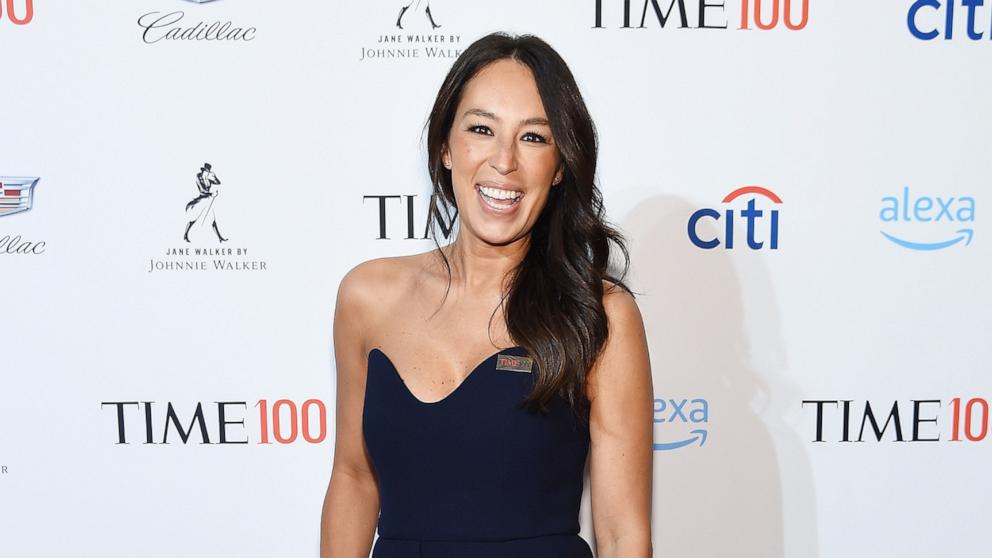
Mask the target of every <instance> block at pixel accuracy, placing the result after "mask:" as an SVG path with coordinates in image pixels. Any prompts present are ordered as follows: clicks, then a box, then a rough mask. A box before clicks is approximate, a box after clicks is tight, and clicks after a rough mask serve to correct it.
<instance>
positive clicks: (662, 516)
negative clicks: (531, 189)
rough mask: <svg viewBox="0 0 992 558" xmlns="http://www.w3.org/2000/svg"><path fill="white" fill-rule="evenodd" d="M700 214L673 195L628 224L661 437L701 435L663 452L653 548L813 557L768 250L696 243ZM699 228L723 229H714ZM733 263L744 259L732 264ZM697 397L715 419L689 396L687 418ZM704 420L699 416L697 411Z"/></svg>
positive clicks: (812, 525)
mask: <svg viewBox="0 0 992 558" xmlns="http://www.w3.org/2000/svg"><path fill="white" fill-rule="evenodd" d="M696 209H698V208H696V207H693V206H691V205H690V204H689V203H687V202H686V201H685V200H681V199H678V198H674V197H668V196H658V197H653V198H647V199H645V200H644V201H643V202H642V203H640V204H639V205H638V206H637V207H636V208H635V209H634V210H633V211H632V212H631V213H630V214H629V215H628V216H627V218H626V219H625V220H624V222H623V223H620V228H621V229H622V231H623V232H624V233H625V234H626V235H627V237H628V239H629V241H630V248H631V263H632V265H631V273H630V276H629V278H630V281H629V283H628V284H629V285H630V287H631V289H633V290H634V291H635V293H641V294H639V295H637V300H638V304H639V306H640V309H641V313H642V315H643V316H644V321H645V328H646V330H647V335H648V343H649V348H650V354H651V365H652V370H653V373H654V392H655V400H656V401H655V409H656V411H658V412H656V413H655V420H656V423H655V425H654V437H655V442H656V443H672V442H678V441H682V440H687V439H690V438H693V437H695V438H697V439H696V440H695V441H694V443H692V444H690V445H686V446H683V447H679V448H677V449H669V450H661V451H655V454H654V464H655V474H654V479H653V482H654V500H653V510H652V519H653V533H654V542H653V545H654V550H655V552H654V554H655V556H693V557H720V558H723V557H727V556H733V557H735V558H749V557H754V558H784V557H785V556H786V555H787V553H786V551H787V550H788V556H790V557H791V556H802V557H804V558H815V557H816V556H817V555H818V546H819V545H818V541H817V525H816V508H815V500H814V487H813V481H812V474H811V470H810V465H809V461H808V457H807V456H806V452H805V448H804V446H803V445H802V443H801V441H800V440H799V439H798V437H797V435H796V433H795V431H794V430H793V429H792V428H790V427H788V425H786V424H785V421H784V416H785V414H786V412H788V411H790V410H792V409H791V408H790V407H789V406H790V405H791V403H792V402H795V401H798V400H799V399H800V398H798V397H796V396H795V393H794V392H795V389H794V388H793V387H791V384H790V383H789V382H788V381H787V379H786V378H785V376H783V371H784V370H785V369H786V366H785V356H784V348H783V342H782V337H781V317H780V315H779V312H778V307H777V304H776V301H775V298H774V294H775V293H774V291H773V287H772V284H771V281H770V280H769V277H768V271H767V269H766V267H765V265H764V258H765V257H768V256H767V255H765V254H762V253H756V252H750V253H747V252H741V251H737V250H736V249H735V250H734V251H731V250H725V249H723V248H722V247H720V248H716V249H713V250H702V249H698V248H696V247H695V246H693V245H692V244H691V243H690V242H689V240H688V238H687V235H686V224H687V220H688V217H689V215H690V214H691V213H692V212H694V211H695V210H696ZM701 227H702V224H701ZM721 227H722V225H721ZM699 232H700V235H701V236H702V237H703V238H717V237H719V236H720V231H718V230H716V229H715V228H714V230H702V229H701V230H700V231H699ZM735 252H737V254H736V258H735V257H734V253H735ZM735 260H736V261H740V262H746V264H742V265H743V267H742V268H741V269H736V268H735V263H736V261H735ZM742 277H743V278H745V280H742ZM745 295H746V296H747V297H748V299H747V300H744V299H743V298H742V297H743V296H745ZM745 308H747V309H748V313H747V314H745ZM755 309H757V311H756V310H755ZM749 333H750V335H751V336H752V339H751V340H750V342H749V338H748V334H749ZM659 399H660V400H663V401H664V402H665V409H664V410H663V411H659V407H660V404H659V403H658V400H659ZM694 399H705V400H706V402H707V408H708V421H707V422H695V423H694V422H691V421H688V422H687V421H684V420H682V419H681V415H680V414H677V413H675V412H674V410H675V408H676V407H677V406H678V405H679V404H680V403H681V401H682V400H687V402H686V403H685V404H684V407H683V408H682V411H683V413H682V414H684V415H685V416H686V418H688V417H689V415H690V411H692V410H694V409H701V408H702V404H701V403H699V402H696V403H693V402H692V401H693V400H694ZM670 400H674V401H675V404H672V402H671V401H670ZM792 411H794V410H792ZM702 417H703V413H702V412H701V411H697V412H696V413H695V415H694V416H693V418H694V419H696V420H698V419H701V418H702ZM659 419H664V421H665V422H657V421H658V420H659ZM698 429H705V430H706V435H707V438H706V439H705V441H704V443H703V444H702V445H700V443H699V442H700V440H699V438H700V435H699V434H693V433H692V431H693V430H698Z"/></svg>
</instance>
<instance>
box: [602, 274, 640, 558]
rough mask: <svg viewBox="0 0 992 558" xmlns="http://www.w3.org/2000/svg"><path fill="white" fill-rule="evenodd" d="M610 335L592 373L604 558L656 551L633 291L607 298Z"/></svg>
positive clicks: (636, 557)
mask: <svg viewBox="0 0 992 558" xmlns="http://www.w3.org/2000/svg"><path fill="white" fill-rule="evenodd" d="M603 304H604V305H605V307H606V313H607V316H608V319H609V328H610V333H609V338H608V339H607V342H606V345H605V346H604V348H603V352H602V353H601V354H600V357H599V359H598V360H597V361H596V364H595V366H594V367H593V370H591V371H590V373H589V378H588V393H589V397H590V399H591V404H592V408H591V414H590V417H589V435H590V438H591V442H590V457H589V460H590V462H589V475H590V491H591V497H590V503H591V506H592V521H593V528H594V529H595V532H596V555H597V556H598V558H650V557H651V552H652V547H651V474H652V469H653V467H652V459H653V450H652V447H653V446H652V431H651V427H652V416H653V411H654V395H653V388H652V381H651V364H650V361H649V358H648V347H647V340H646V336H645V333H644V322H643V320H642V319H641V314H640V311H639V310H638V308H637V304H636V303H635V302H634V298H633V297H632V296H631V295H630V294H628V293H626V292H623V291H621V290H620V289H619V288H615V289H614V290H613V292H612V293H610V294H607V295H606V296H605V297H604V298H603Z"/></svg>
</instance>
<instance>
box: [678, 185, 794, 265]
mask: <svg viewBox="0 0 992 558" xmlns="http://www.w3.org/2000/svg"><path fill="white" fill-rule="evenodd" d="M747 196H750V197H748V198H747V205H746V207H745V208H744V209H735V208H734V207H725V208H724V209H723V213H720V211H717V210H716V209H711V208H703V209H700V210H699V211H696V212H695V213H693V214H692V216H690V217H689V225H688V233H689V240H691V241H692V243H693V244H695V245H696V246H697V247H699V248H702V249H704V250H712V249H713V248H716V247H718V246H721V245H722V246H723V247H724V248H725V249H727V250H732V249H733V248H734V231H735V229H736V228H737V227H738V226H740V225H741V224H743V227H744V231H745V233H744V234H745V235H746V238H745V241H746V243H747V247H748V248H750V249H751V250H761V249H763V248H768V249H769V250H778V222H779V218H778V212H779V210H778V209H774V207H775V206H777V205H781V204H782V198H780V197H778V195H777V194H775V192H772V191H771V190H768V189H766V188H762V187H761V186H744V187H743V188H738V189H736V190H734V191H733V192H731V193H729V194H727V195H726V196H725V197H724V198H723V203H724V204H725V205H728V204H731V203H733V202H734V201H735V200H737V198H742V197H747ZM760 198H765V199H766V200H768V201H770V202H771V203H772V204H774V205H773V206H772V207H773V208H772V209H758V200H759V199H760ZM762 201H764V200H762ZM738 214H739V215H738ZM704 219H706V220H708V221H712V224H715V225H719V221H720V220H721V219H723V235H722V240H721V238H720V236H716V237H713V238H704V237H703V236H704V233H701V232H700V231H699V225H700V221H702V220H704ZM766 222H767V223H768V224H767V226H764V224H765V223H766ZM717 230H719V227H717ZM762 233H763V234H762Z"/></svg>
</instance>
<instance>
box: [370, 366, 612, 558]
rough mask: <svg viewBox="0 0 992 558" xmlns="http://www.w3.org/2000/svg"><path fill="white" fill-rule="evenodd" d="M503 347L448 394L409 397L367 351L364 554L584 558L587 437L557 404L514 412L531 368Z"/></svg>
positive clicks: (587, 556) (383, 557) (588, 553)
mask: <svg viewBox="0 0 992 558" xmlns="http://www.w3.org/2000/svg"><path fill="white" fill-rule="evenodd" d="M500 355H512V356H518V357H519V356H528V355H527V351H526V350H525V349H523V348H522V347H510V348H507V349H503V350H501V351H499V352H497V353H494V354H493V355H491V356H489V357H488V358H487V359H486V360H484V361H483V362H481V363H480V364H479V365H478V366H476V368H475V369H474V370H472V372H471V373H470V374H469V375H468V376H467V377H466V378H465V379H464V380H463V381H462V383H461V384H460V385H459V386H458V387H457V388H455V390H454V391H453V392H452V393H451V394H450V395H448V396H447V397H446V398H444V399H442V400H440V401H437V402H433V403H425V402H423V401H420V400H418V399H417V398H415V397H414V396H413V394H412V393H411V392H410V391H409V389H408V388H407V387H406V384H404V382H403V380H402V378H401V377H400V371H399V370H397V369H396V367H395V366H394V365H393V363H392V361H391V360H390V359H389V357H388V356H386V354H385V353H384V352H382V351H381V350H379V349H372V350H371V351H370V352H369V355H368V382H367V384H366V388H365V409H364V411H363V415H362V418H363V423H362V431H363V434H364V436H365V442H366V445H367V446H368V449H369V454H370V456H371V458H372V462H373V465H374V468H375V471H376V474H377V475H378V479H379V496H380V513H379V521H378V535H379V537H378V539H377V540H376V543H375V546H374V547H373V550H372V558H511V557H512V558H592V550H591V549H590V547H589V545H588V544H587V543H586V542H585V540H583V539H582V538H581V537H579V536H578V533H579V517H578V516H579V505H580V501H581V498H582V480H583V470H584V468H585V462H586V455H587V453H588V450H589V429H588V426H587V425H582V424H580V422H579V421H578V420H577V419H575V418H574V416H573V414H572V412H571V411H570V410H569V408H568V403H567V402H566V401H565V400H564V399H563V398H561V397H558V396H556V397H555V398H554V399H552V401H551V402H550V404H549V410H550V412H549V413H548V414H547V415H542V414H540V413H536V412H530V411H528V410H527V409H526V408H519V409H518V408H516V407H515V404H516V403H517V402H519V401H521V400H522V399H523V398H524V397H525V396H526V395H527V394H528V393H530V390H531V388H533V386H534V375H533V374H532V373H529V372H519V371H514V370H505V369H498V367H497V362H498V360H499V359H498V357H499V356H500Z"/></svg>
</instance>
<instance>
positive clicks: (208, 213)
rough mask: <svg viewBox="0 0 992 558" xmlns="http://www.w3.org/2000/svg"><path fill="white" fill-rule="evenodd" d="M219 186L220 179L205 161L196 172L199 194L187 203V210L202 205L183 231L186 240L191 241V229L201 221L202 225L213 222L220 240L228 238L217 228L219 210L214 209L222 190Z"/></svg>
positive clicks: (223, 240)
mask: <svg viewBox="0 0 992 558" xmlns="http://www.w3.org/2000/svg"><path fill="white" fill-rule="evenodd" d="M217 186H220V179H219V178H217V175H216V174H214V171H212V170H211V166H210V163H203V166H202V167H200V172H198V173H196V189H197V191H198V192H199V195H198V196H197V197H195V198H193V199H192V200H190V202H189V203H187V204H186V211H187V212H188V211H189V210H190V209H196V206H197V205H199V206H200V208H199V210H198V211H199V213H197V215H196V217H194V218H193V219H192V220H191V221H189V222H188V223H186V232H184V233H183V240H185V241H186V242H189V241H190V240H189V230H190V229H191V228H193V225H195V224H197V223H200V226H203V225H204V224H205V223H211V226H212V227H213V228H214V232H215V233H217V239H218V240H220V242H225V241H226V240H227V239H226V238H224V237H223V236H221V234H220V229H218V228H217V212H216V210H215V209H214V204H215V202H216V201H217V196H219V195H220V191H219V190H218V189H217V188H216V187H217Z"/></svg>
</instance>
